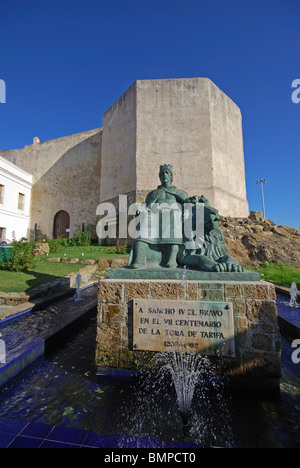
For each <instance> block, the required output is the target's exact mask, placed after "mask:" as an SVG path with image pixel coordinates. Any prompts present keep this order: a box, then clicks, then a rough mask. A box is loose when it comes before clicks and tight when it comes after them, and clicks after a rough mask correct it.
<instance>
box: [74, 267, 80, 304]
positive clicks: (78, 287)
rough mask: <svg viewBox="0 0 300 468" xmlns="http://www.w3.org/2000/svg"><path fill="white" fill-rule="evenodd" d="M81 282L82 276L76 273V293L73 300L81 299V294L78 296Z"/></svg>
mask: <svg viewBox="0 0 300 468" xmlns="http://www.w3.org/2000/svg"><path fill="white" fill-rule="evenodd" d="M81 283H82V276H81V274H80V273H78V275H77V276H76V293H75V296H74V301H75V302H79V301H81V296H80V286H81Z"/></svg>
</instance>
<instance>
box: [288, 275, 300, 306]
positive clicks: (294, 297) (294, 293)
mask: <svg viewBox="0 0 300 468" xmlns="http://www.w3.org/2000/svg"><path fill="white" fill-rule="evenodd" d="M297 293H298V289H297V284H296V283H295V282H294V281H293V282H292V284H291V288H290V297H291V299H290V306H291V307H296V306H297Z"/></svg>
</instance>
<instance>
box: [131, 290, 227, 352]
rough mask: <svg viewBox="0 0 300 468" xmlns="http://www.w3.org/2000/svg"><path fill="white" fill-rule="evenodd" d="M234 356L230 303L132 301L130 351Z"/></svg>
mask: <svg viewBox="0 0 300 468" xmlns="http://www.w3.org/2000/svg"><path fill="white" fill-rule="evenodd" d="M174 348H175V349H179V350H180V351H182V352H197V353H200V354H204V355H207V356H209V355H218V356H230V357H234V356H235V346H234V323H233V307H232V303H231V302H198V301H176V300H175V301H174V300H172V301H160V300H152V299H134V301H133V349H134V350H140V351H141V350H144V351H167V352H168V351H172V350H173V349H174Z"/></svg>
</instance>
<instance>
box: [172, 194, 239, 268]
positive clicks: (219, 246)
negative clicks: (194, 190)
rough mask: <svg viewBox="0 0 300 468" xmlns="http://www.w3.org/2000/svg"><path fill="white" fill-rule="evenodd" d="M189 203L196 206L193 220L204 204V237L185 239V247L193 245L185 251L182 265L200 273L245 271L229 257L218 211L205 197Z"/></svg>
mask: <svg viewBox="0 0 300 468" xmlns="http://www.w3.org/2000/svg"><path fill="white" fill-rule="evenodd" d="M188 201H189V202H191V203H193V204H194V205H193V206H194V208H193V210H192V213H193V214H192V218H194V217H195V216H196V210H197V209H198V204H199V203H204V220H203V222H204V229H203V237H201V238H197V237H195V238H191V239H185V245H189V246H191V245H192V248H190V249H185V250H184V251H183V254H182V256H181V259H180V264H181V265H183V266H184V265H185V266H187V267H189V268H190V269H192V270H200V271H216V272H223V271H232V272H242V271H244V268H243V267H242V266H241V265H239V263H238V261H237V260H236V258H234V257H232V256H231V255H229V252H228V250H227V248H226V245H225V242H224V237H223V233H222V231H221V229H220V227H219V221H220V217H219V213H218V211H217V210H216V209H215V208H213V207H211V206H210V204H209V202H208V200H207V199H206V198H205V197H204V196H203V195H201V197H197V196H195V197H192V198H190V199H189V200H188ZM187 241H188V244H187Z"/></svg>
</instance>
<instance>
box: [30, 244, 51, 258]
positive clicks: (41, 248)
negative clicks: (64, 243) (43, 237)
mask: <svg viewBox="0 0 300 468" xmlns="http://www.w3.org/2000/svg"><path fill="white" fill-rule="evenodd" d="M33 252H34V253H37V254H42V255H45V254H49V253H50V247H49V244H48V243H47V242H43V243H40V244H34V246H33Z"/></svg>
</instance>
